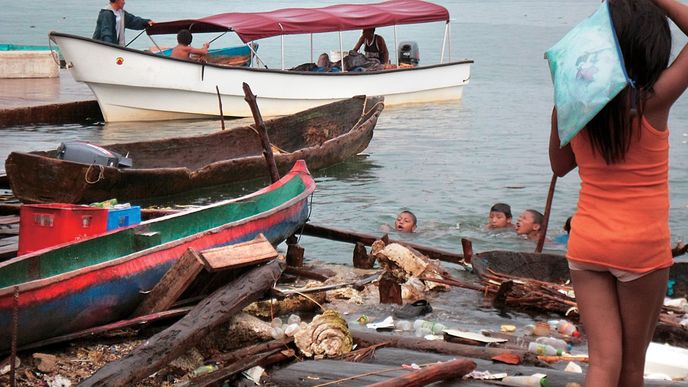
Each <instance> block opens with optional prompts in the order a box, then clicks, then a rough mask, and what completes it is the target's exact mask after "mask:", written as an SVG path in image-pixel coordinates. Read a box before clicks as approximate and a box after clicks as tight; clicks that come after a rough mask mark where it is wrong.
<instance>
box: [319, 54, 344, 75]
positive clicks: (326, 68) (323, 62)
mask: <svg viewBox="0 0 688 387" xmlns="http://www.w3.org/2000/svg"><path fill="white" fill-rule="evenodd" d="M317 65H318V66H317V67H315V69H314V70H313V71H315V72H317V73H338V72H339V71H340V69H339V67H337V66H336V65H335V64H334V63H332V62H330V56H329V55H327V53H324V52H323V53H322V54H320V56H319V57H318V63H317Z"/></svg>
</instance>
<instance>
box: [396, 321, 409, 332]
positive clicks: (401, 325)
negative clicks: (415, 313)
mask: <svg viewBox="0 0 688 387" xmlns="http://www.w3.org/2000/svg"><path fill="white" fill-rule="evenodd" d="M394 327H395V328H397V329H398V330H400V331H410V330H411V329H413V325H411V322H410V321H408V320H397V321H395V322H394Z"/></svg>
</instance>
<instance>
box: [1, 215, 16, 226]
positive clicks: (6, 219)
mask: <svg viewBox="0 0 688 387" xmlns="http://www.w3.org/2000/svg"><path fill="white" fill-rule="evenodd" d="M13 224H19V217H18V216H16V215H5V216H0V227H2V226H7V227H9V226H11V225H13Z"/></svg>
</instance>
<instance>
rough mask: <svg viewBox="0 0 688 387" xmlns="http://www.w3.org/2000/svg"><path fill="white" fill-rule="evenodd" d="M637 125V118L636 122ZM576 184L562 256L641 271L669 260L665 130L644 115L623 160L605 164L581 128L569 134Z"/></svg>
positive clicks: (578, 260)
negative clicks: (575, 203)
mask: <svg viewBox="0 0 688 387" xmlns="http://www.w3.org/2000/svg"><path fill="white" fill-rule="evenodd" d="M635 124H636V125H637V120H636V122H635ZM571 148H572V150H573V153H574V154H575V157H576V163H577V164H578V173H579V175H580V178H581V190H580V196H579V198H578V209H577V210H576V213H575V215H574V216H573V220H572V222H571V234H570V238H569V245H568V252H567V258H568V259H570V260H572V261H575V262H581V263H591V264H596V265H602V266H606V267H610V268H615V269H620V270H625V271H630V272H635V273H644V272H648V271H652V270H655V269H660V268H665V267H669V266H671V264H672V257H671V246H670V238H671V234H670V231H669V188H668V186H669V182H668V173H669V131H668V130H666V131H662V132H660V131H658V130H656V129H655V128H653V127H652V125H650V123H649V122H647V120H645V119H644V118H643V120H642V125H641V126H640V135H638V133H637V131H636V132H634V133H633V136H632V140H631V146H630V149H629V151H628V153H627V154H626V157H625V160H624V161H622V162H619V163H616V164H610V165H607V164H606V163H605V161H604V158H603V157H602V156H601V155H600V153H599V151H596V152H593V150H592V147H591V146H590V137H589V136H588V133H587V131H586V130H583V131H581V132H580V133H579V134H578V135H576V136H575V137H574V138H573V139H572V140H571Z"/></svg>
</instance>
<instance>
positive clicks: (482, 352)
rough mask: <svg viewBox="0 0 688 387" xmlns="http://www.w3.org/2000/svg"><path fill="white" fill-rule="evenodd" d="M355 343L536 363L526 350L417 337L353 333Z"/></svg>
mask: <svg viewBox="0 0 688 387" xmlns="http://www.w3.org/2000/svg"><path fill="white" fill-rule="evenodd" d="M351 335H352V336H353V338H354V343H356V344H358V346H359V347H367V346H371V345H375V344H380V343H387V345H386V347H395V348H404V349H410V350H416V351H431V352H437V353H443V354H450V355H458V356H464V357H469V358H478V359H487V360H489V359H491V358H492V357H493V356H496V355H501V354H504V353H510V354H514V355H516V356H519V357H520V358H521V359H523V360H526V361H530V362H534V355H532V354H530V353H528V352H527V351H526V350H525V349H524V350H516V349H504V348H490V347H475V346H471V345H464V344H455V343H448V342H445V341H441V340H425V339H421V338H416V337H407V336H397V335H385V334H380V333H372V332H361V331H352V332H351Z"/></svg>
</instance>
